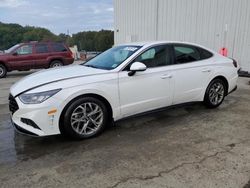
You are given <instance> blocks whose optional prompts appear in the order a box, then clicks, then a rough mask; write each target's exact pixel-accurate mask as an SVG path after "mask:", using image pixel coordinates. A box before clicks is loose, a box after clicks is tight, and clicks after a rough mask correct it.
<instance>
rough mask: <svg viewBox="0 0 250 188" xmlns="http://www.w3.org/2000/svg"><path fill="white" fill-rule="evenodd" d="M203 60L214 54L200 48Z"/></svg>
mask: <svg viewBox="0 0 250 188" xmlns="http://www.w3.org/2000/svg"><path fill="white" fill-rule="evenodd" d="M199 51H200V55H201V59H202V60H203V59H208V58H210V57H212V56H213V54H212V53H211V52H209V51H207V50H205V49H203V48H199Z"/></svg>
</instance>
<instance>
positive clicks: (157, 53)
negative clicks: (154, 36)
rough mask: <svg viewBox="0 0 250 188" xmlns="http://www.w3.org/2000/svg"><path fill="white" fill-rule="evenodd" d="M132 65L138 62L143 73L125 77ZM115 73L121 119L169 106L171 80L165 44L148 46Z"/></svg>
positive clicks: (170, 101)
mask: <svg viewBox="0 0 250 188" xmlns="http://www.w3.org/2000/svg"><path fill="white" fill-rule="evenodd" d="M133 62H141V63H144V64H145V65H146V66H147V70H145V71H143V72H136V73H135V74H134V75H133V76H129V75H128V71H129V67H130V65H131V64H132V63H133ZM133 62H132V63H131V64H130V65H128V67H127V68H125V70H124V71H121V72H120V73H119V91H120V106H121V114H122V116H123V117H127V116H130V115H134V114H138V113H142V112H146V111H149V110H154V109H157V108H161V107H165V106H168V105H171V104H172V95H173V85H172V84H173V81H172V75H171V71H169V68H168V67H169V66H168V65H170V64H171V63H172V62H171V56H170V54H169V46H168V45H160V46H155V47H152V48H150V49H148V50H146V51H145V52H143V53H142V54H141V55H139V56H138V57H137V58H136V59H135V60H134V61H133Z"/></svg>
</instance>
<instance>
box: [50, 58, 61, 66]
mask: <svg viewBox="0 0 250 188" xmlns="http://www.w3.org/2000/svg"><path fill="white" fill-rule="evenodd" d="M48 61H49V66H50V65H51V63H52V62H53V61H60V62H61V63H62V64H63V65H64V62H63V59H62V58H59V57H55V58H51V59H49V60H48Z"/></svg>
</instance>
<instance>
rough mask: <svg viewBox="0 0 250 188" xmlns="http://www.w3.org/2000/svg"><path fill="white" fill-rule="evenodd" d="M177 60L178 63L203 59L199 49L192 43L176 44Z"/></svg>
mask: <svg viewBox="0 0 250 188" xmlns="http://www.w3.org/2000/svg"><path fill="white" fill-rule="evenodd" d="M174 53H175V60H176V63H177V64H182V63H189V62H194V61H199V60H201V55H200V52H199V50H198V49H197V48H196V47H194V46H191V45H181V44H180V45H178V44H176V45H174Z"/></svg>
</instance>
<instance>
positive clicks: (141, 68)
mask: <svg viewBox="0 0 250 188" xmlns="http://www.w3.org/2000/svg"><path fill="white" fill-rule="evenodd" d="M145 70H147V67H146V65H144V64H143V63H140V62H134V63H133V64H132V65H131V66H130V71H129V72H128V75H129V76H133V75H134V74H135V73H136V72H138V71H145Z"/></svg>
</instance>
